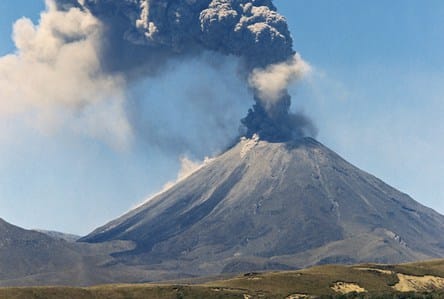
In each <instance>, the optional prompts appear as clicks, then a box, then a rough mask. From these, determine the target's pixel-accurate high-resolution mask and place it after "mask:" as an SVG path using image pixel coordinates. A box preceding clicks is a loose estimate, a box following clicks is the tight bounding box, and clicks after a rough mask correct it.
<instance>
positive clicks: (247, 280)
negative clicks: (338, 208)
mask: <svg viewBox="0 0 444 299" xmlns="http://www.w3.org/2000/svg"><path fill="white" fill-rule="evenodd" d="M443 277H444V260H437V261H429V262H421V263H410V264H400V265H374V264H367V265H355V266H338V265H327V266H319V267H313V268H309V269H304V270H300V271H289V272H269V273H246V274H243V275H239V276H236V277H232V278H229V279H223V280H216V281H211V282H207V283H200V284H191V283H188V284H185V283H181V284H140V285H104V286H96V287H91V288H70V287H37V288H3V289H0V298H5V299H6V298H7V299H9V298H14V299H29V298H45V299H46V298H47V299H52V298H54V299H64V298H66V299H68V298H69V299H71V298H86V299H88V298H91V299H100V298H110V299H113V298H116V299H123V298H125V299H129V298H134V299H136V298H150V299H179V298H196V299H197V298H199V299H201V298H241V299H249V298H250V299H253V298H287V299H300V298H444V278H443Z"/></svg>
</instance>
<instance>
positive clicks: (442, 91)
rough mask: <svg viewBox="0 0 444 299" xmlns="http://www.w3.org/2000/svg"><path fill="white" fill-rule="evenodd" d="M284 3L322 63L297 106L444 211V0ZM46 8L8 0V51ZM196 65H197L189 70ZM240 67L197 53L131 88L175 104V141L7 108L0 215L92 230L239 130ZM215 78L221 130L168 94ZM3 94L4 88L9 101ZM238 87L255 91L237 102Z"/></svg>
mask: <svg viewBox="0 0 444 299" xmlns="http://www.w3.org/2000/svg"><path fill="white" fill-rule="evenodd" d="M275 4H276V5H277V7H278V9H279V11H280V12H281V13H282V14H283V15H285V16H286V17H287V20H288V23H289V25H290V30H291V31H292V35H293V37H294V40H295V49H296V50H297V51H298V52H299V53H300V54H301V55H302V57H303V58H304V59H305V60H306V61H308V62H309V63H310V64H311V66H312V68H313V71H312V73H311V74H310V75H309V76H308V77H307V78H306V79H305V80H304V81H303V82H300V83H299V84H296V85H295V86H293V87H292V88H291V93H292V95H293V107H294V109H295V110H303V111H304V112H305V113H306V114H307V115H309V116H311V117H312V119H313V120H314V122H315V123H316V125H317V127H318V129H319V135H318V139H319V141H321V142H323V143H324V144H326V145H327V146H329V147H330V148H332V149H333V150H335V151H337V152H338V153H339V154H341V155H342V156H343V157H344V158H346V159H347V160H349V161H350V162H352V163H354V164H355V165H357V166H358V167H360V168H362V169H364V170H366V171H368V172H370V173H372V174H374V175H376V176H377V177H379V178H381V179H383V180H384V181H386V182H387V183H389V184H391V185H392V186H394V187H396V188H398V189H400V190H401V191H403V192H406V193H408V194H410V195H411V196H412V197H413V198H414V199H416V200H417V201H419V202H421V203H423V204H425V205H428V206H430V207H432V208H434V209H436V210H437V211H439V212H441V213H444V203H443V202H442V199H444V176H443V175H442V174H443V173H444V155H443V154H442V152H443V150H444V138H443V136H444V121H443V120H442V116H443V115H444V28H443V26H442V20H443V19H444V3H443V2H442V1H431V0H428V1H419V0H417V1H406V0H395V1H382V0H381V1H354V0H349V1H345V0H338V1H327V0H322V1H320V0H319V1H316V0H305V1H301V0H290V1H289V0H276V1H275ZM43 9H44V3H43V1H29V0H2V1H1V2H0V55H2V56H3V55H6V54H8V53H12V52H13V51H14V44H13V42H12V40H11V38H10V36H11V28H12V25H13V23H14V22H15V21H16V20H17V19H18V18H20V17H22V16H26V17H29V18H31V19H32V20H33V21H34V22H36V21H37V20H38V17H39V12H40V11H41V10H43ZM196 67H198V68H199V70H200V72H196V71H193V73H192V74H193V75H192V76H190V72H191V70H192V69H196ZM234 72H235V65H231V64H230V63H229V62H227V63H226V64H224V67H223V70H222V73H223V74H224V76H225V75H226V77H225V78H223V79H222V78H220V76H219V74H217V73H214V71H212V70H211V69H207V68H205V66H202V65H200V64H199V62H194V63H191V65H189V64H184V65H181V66H179V67H178V68H177V69H176V70H175V71H174V73H170V74H168V76H164V77H162V78H158V79H156V80H151V81H149V82H146V83H144V82H142V83H140V84H139V85H138V86H137V87H136V88H133V89H132V90H131V92H130V93H131V94H132V96H134V97H143V96H152V97H157V98H160V99H164V101H159V102H158V104H157V106H155V107H150V108H151V109H152V110H153V109H154V112H148V113H151V114H155V115H164V114H165V113H166V112H170V113H169V117H167V118H159V119H160V120H161V122H160V124H159V126H158V127H157V129H159V130H167V131H174V132H175V138H174V140H172V141H171V147H173V148H172V149H171V151H165V148H164V147H156V146H153V145H152V144H147V142H144V140H143V139H142V140H141V139H136V140H133V141H131V142H130V143H129V144H128V145H126V146H124V147H116V146H114V145H113V144H112V143H111V144H110V143H109V142H106V141H104V140H103V139H96V138H94V137H93V136H87V135H84V134H82V133H80V132H79V131H76V130H70V129H67V128H66V127H61V128H59V129H53V130H43V129H42V128H36V127H35V126H32V125H30V121H29V119H27V117H24V116H23V115H22V116H21V117H5V116H3V117H1V118H0V217H1V218H4V219H5V220H7V221H10V222H12V223H14V224H16V225H20V226H23V227H26V228H44V229H55V230H61V231H66V232H71V233H78V234H85V233H88V232H89V231H91V230H92V229H93V228H95V227H96V226H98V225H101V224H104V223H105V222H107V221H108V220H111V219H112V218H114V217H116V216H119V215H120V214H122V213H123V212H125V211H127V210H128V209H130V208H131V207H133V206H134V205H136V204H137V203H139V202H141V201H142V200H143V199H145V198H146V197H148V196H149V195H150V194H153V193H156V192H157V191H158V190H160V189H161V187H162V186H163V185H164V184H165V183H166V182H167V181H170V180H174V178H175V177H176V175H177V172H178V169H179V164H180V163H179V160H180V157H181V156H182V155H183V154H188V155H190V154H191V155H192V157H193V158H202V157H204V156H205V155H212V154H214V153H215V152H217V150H218V149H219V148H220V146H221V144H223V143H224V140H226V139H227V136H229V135H230V133H226V132H231V131H234V130H236V128H237V127H238V123H237V119H239V118H240V117H242V116H243V115H244V114H245V113H246V109H247V108H248V106H249V105H250V104H251V100H250V99H249V98H248V95H247V92H246V91H244V90H242V87H240V86H237V85H236V81H237V80H236V77H235V75H234V74H232V73H234ZM165 77H167V78H165ZM212 80H222V81H224V82H225V83H224V84H226V86H230V89H227V88H224V86H221V87H219V89H216V90H212V89H211V88H209V89H208V90H205V92H202V93H205V94H207V93H208V94H209V96H214V94H217V95H219V96H220V95H221V94H223V96H224V97H226V98H227V101H229V103H230V105H227V106H230V107H232V109H231V110H230V111H228V112H229V113H227V115H229V116H228V117H229V118H230V120H231V119H232V123H233V124H232V125H230V126H228V128H225V129H226V131H220V132H217V134H216V133H215V134H212V133H214V132H212V131H211V130H209V131H208V132H206V133H200V134H195V133H190V132H195V131H198V130H197V128H200V127H201V126H205V125H206V124H208V123H209V122H212V121H213V119H212V117H211V115H210V116H206V115H205V111H206V110H205V107H204V108H202V105H203V104H202V103H201V102H199V101H197V100H196V101H194V102H188V104H186V105H185V106H183V107H181V108H182V109H181V111H175V110H174V105H173V104H172V102H171V99H175V98H180V97H190V98H191V97H192V98H199V96H200V97H202V95H199V96H196V94H195V90H196V89H197V87H201V86H202V84H206V85H208V86H212V83H211V82H213V81H212ZM171 82H174V83H171ZM196 82H198V83H196ZM196 84H199V85H196ZM184 91H185V92H184ZM184 94H185V96H184ZM1 96H2V93H1V91H0V101H1V100H3V99H2V98H1ZM237 97H245V98H246V100H245V101H243V102H241V103H238V102H236V98H237ZM173 103H174V102H173ZM145 108H146V107H145ZM183 109H191V110H193V111H197V112H194V113H196V114H195V115H194V116H195V117H194V118H195V119H197V120H193V119H187V120H185V121H183V120H182V118H184V114H183V113H181V112H183V111H182V110H183ZM141 111H142V112H143V109H141ZM172 111H173V112H172ZM138 112H140V111H138ZM151 114H150V115H151ZM158 117H159V116H158ZM179 118H180V119H181V122H179V121H177V119H179ZM150 119H151V118H150ZM224 121H226V120H224ZM157 123H159V120H158V121H157ZM208 127H209V129H211V128H213V126H212V125H211V124H209V125H208ZM199 131H200V130H199ZM225 133H226V134H227V136H225V135H224V134H225ZM235 133H236V132H234V133H233V134H235ZM185 135H187V136H188V135H193V136H192V137H187V138H185V137H183V136H185ZM190 141H192V145H190V144H188V143H190Z"/></svg>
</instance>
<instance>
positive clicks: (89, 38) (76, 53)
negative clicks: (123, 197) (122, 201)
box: [0, 1, 131, 147]
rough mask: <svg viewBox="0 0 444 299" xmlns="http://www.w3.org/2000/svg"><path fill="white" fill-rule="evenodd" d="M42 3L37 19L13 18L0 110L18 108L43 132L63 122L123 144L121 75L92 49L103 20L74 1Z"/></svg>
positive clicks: (0, 61) (126, 130) (1, 69)
mask: <svg viewBox="0 0 444 299" xmlns="http://www.w3.org/2000/svg"><path fill="white" fill-rule="evenodd" d="M46 3H47V10H46V11H45V12H43V13H42V14H41V16H40V22H39V24H38V25H35V24H33V23H32V21H31V20H29V19H27V18H22V19H20V20H18V21H17V22H16V23H15V24H14V28H13V40H14V43H15V45H16V48H17V50H16V52H15V53H13V54H9V55H6V56H3V57H0V116H2V117H13V116H15V115H17V114H20V115H24V116H25V119H27V121H28V122H32V124H31V125H32V126H34V127H37V128H38V129H39V130H41V131H43V132H44V133H46V132H47V131H49V132H52V131H54V130H57V129H58V128H60V127H66V126H68V127H70V128H71V129H72V130H73V131H76V132H79V133H81V134H86V135H88V136H90V137H93V138H103V139H109V140H107V141H109V142H110V143H112V144H113V145H115V146H117V147H123V146H125V144H126V143H127V142H128V140H127V139H128V138H130V136H131V128H130V124H129V123H128V121H127V119H126V117H125V112H124V108H123V102H124V100H125V97H124V85H125V84H124V79H123V77H122V76H119V75H116V74H109V73H104V72H102V70H101V63H100V57H99V56H98V55H97V53H98V49H99V48H100V44H101V38H102V32H103V25H102V24H101V22H100V21H99V20H98V19H96V18H95V17H94V16H92V15H91V14H90V13H88V12H86V11H85V10H83V9H81V8H79V7H73V6H70V9H68V10H64V11H61V10H59V9H58V7H57V6H56V5H55V3H54V2H52V1H47V2H46Z"/></svg>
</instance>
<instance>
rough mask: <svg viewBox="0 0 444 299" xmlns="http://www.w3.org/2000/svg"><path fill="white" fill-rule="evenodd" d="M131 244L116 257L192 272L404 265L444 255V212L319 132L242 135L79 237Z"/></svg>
mask: <svg viewBox="0 0 444 299" xmlns="http://www.w3.org/2000/svg"><path fill="white" fill-rule="evenodd" d="M113 240H126V241H132V242H133V244H135V246H134V248H132V249H131V250H127V251H123V252H119V253H116V254H114V255H113V257H114V258H115V259H116V260H117V261H118V262H119V263H122V264H126V265H141V264H143V265H146V266H148V267H149V268H150V269H159V270H163V271H173V272H178V273H179V272H180V273H184V274H186V275H214V274H219V273H234V272H242V271H256V270H271V269H295V268H302V267H307V266H311V265H316V264H326V263H361V262H378V263H399V262H406V261H414V260H423V259H431V258H438V257H443V256H444V216H442V215H440V214H439V213H437V212H435V211H434V210H432V209H429V208H427V207H425V206H423V205H421V204H419V203H418V202H416V201H414V200H413V199H412V198H411V197H409V196H408V195H406V194H404V193H402V192H400V191H398V190H396V189H394V188H392V187H390V186H389V185H387V184H385V183H384V182H382V181H381V180H379V179H378V178H376V177H374V176H372V175H370V174H368V173H366V172H364V171H362V170H360V169H358V168H357V167H355V166H353V165H351V164H350V163H348V162H347V161H345V160H344V159H342V158H341V157H340V156H339V155H337V154H336V153H334V152H333V151H332V150H330V149H328V148H327V147H325V146H324V145H322V144H321V143H319V142H317V141H316V140H314V139H312V138H302V139H299V140H296V141H290V142H285V143H272V142H266V141H262V140H259V139H258V138H257V137H255V138H252V139H245V138H244V139H242V140H241V141H240V142H239V143H238V144H237V145H235V146H233V147H232V148H230V149H229V150H227V151H226V152H225V153H223V154H222V155H220V156H219V157H217V158H215V159H213V160H212V161H211V162H209V163H207V164H206V165H205V166H203V167H201V168H200V169H199V170H197V171H195V172H194V173H193V174H191V175H190V176H189V177H187V178H186V179H184V180H182V181H180V182H179V183H177V184H176V185H174V186H173V187H171V188H170V189H169V190H167V191H165V192H163V193H162V194H160V195H158V196H155V197H154V198H152V199H150V200H149V201H147V202H146V203H144V204H143V205H141V206H139V207H138V208H136V209H134V210H132V211H130V212H129V213H127V214H125V215H123V216H122V217H120V218H118V219H116V220H113V221H111V222H110V223H108V224H106V225H104V226H102V227H100V228H98V229H96V230H95V231H93V232H92V233H91V234H89V235H87V236H86V237H84V238H82V239H81V240H80V241H81V242H89V243H102V242H107V241H113Z"/></svg>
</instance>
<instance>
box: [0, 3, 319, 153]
mask: <svg viewBox="0 0 444 299" xmlns="http://www.w3.org/2000/svg"><path fill="white" fill-rule="evenodd" d="M46 3H47V11H46V12H44V13H42V15H41V19H40V23H39V24H38V25H34V24H33V23H32V22H31V21H30V20H28V19H22V20H19V21H17V23H16V24H15V27H14V40H15V43H16V47H17V52H16V53H14V54H11V55H7V56H4V57H1V58H0V79H1V80H0V82H1V83H0V90H1V98H2V103H0V113H1V112H5V111H6V113H10V112H11V111H28V110H32V111H33V112H35V111H37V112H35V115H36V119H37V123H39V124H40V123H44V125H43V126H55V127H57V126H63V125H64V124H63V123H66V122H67V121H66V119H68V120H69V119H72V120H73V121H69V125H70V126H74V130H78V131H81V132H84V133H86V134H88V135H91V136H93V137H99V138H105V139H106V138H110V139H115V140H117V144H118V145H119V146H122V145H124V144H126V143H127V142H128V140H130V139H131V137H132V135H133V134H134V132H133V130H134V129H135V125H136V123H140V122H138V121H134V120H132V119H131V117H132V116H134V115H136V114H137V113H133V112H131V107H130V108H128V105H132V104H131V103H132V101H128V99H127V91H128V89H131V86H136V85H137V84H138V82H139V83H140V82H145V81H146V80H147V78H148V79H149V78H159V77H161V75H162V74H164V73H166V72H168V70H171V69H172V68H173V67H172V64H175V63H180V62H184V61H189V60H192V59H193V58H195V57H201V56H202V55H205V53H208V52H210V53H216V54H217V55H225V56H227V57H236V60H238V61H239V67H238V72H237V74H233V75H237V76H239V77H240V78H241V80H242V81H243V82H245V86H246V88H248V89H249V90H250V91H251V93H252V94H253V99H254V101H255V102H254V105H253V107H252V108H251V109H250V110H249V111H248V114H247V116H246V117H244V118H243V119H242V120H241V124H242V126H243V130H242V134H243V135H245V136H247V137H251V136H253V134H258V135H259V136H260V137H261V138H262V139H264V140H269V141H286V140H289V139H292V138H298V137H301V136H305V135H314V134H315V131H316V130H315V129H314V126H313V124H312V123H311V121H310V120H309V119H308V118H306V117H305V116H303V115H301V114H293V113H292V112H291V111H290V106H291V97H290V95H289V94H288V91H287V86H288V85H289V84H291V82H293V81H295V80H297V79H298V78H299V77H301V76H302V75H303V74H304V73H305V72H307V71H308V70H309V66H308V65H307V64H306V63H305V62H304V61H303V60H302V58H300V56H299V55H298V54H296V53H295V51H294V50H293V41H292V38H291V35H290V32H289V30H288V26H287V23H286V20H285V18H284V17H283V16H282V15H280V14H279V13H278V12H277V11H276V7H275V6H274V5H273V4H272V1H271V0H47V1H46ZM217 55H214V57H217ZM216 59H217V58H216ZM165 77H166V76H165ZM218 83H219V82H214V84H215V85H217V84H218ZM142 97H143V96H142ZM142 100H143V101H146V102H155V99H145V98H143V99H141V100H140V101H142ZM242 100H243V99H242ZM208 101H211V99H208ZM133 102H134V101H133ZM149 105H150V104H148V106H149ZM207 106H208V105H207ZM213 106H214V107H220V105H219V104H217V105H213ZM208 107H211V105H209V106H208ZM133 110H134V109H133ZM210 110H211V109H210ZM217 110H218V111H208V113H209V114H213V116H214V119H216V120H219V119H220V120H222V121H225V120H226V119H228V118H222V117H218V116H217V115H218V114H221V113H224V111H219V110H220V109H217ZM61 111H63V113H61ZM148 117H149V116H148ZM78 120H80V122H78ZM54 123H55V125H54ZM145 123H150V121H149V120H148V121H147V122H145ZM47 124H49V125H47ZM156 125H158V124H155V125H154V126H153V128H155V127H156ZM221 126H223V124H222V125H221ZM200 127H202V128H203V129H202V131H204V130H206V129H207V128H206V126H205V124H203V125H202V126H200ZM199 129H200V128H199ZM199 129H198V130H199ZM148 131H151V132H153V130H148ZM161 135H162V134H161ZM166 135H168V134H166ZM202 135H205V134H202ZM151 138H152V139H153V140H155V142H156V143H158V144H159V145H160V146H162V144H170V143H178V142H179V143H180V142H181V141H180V138H179V137H177V138H175V137H174V136H151ZM181 143H183V145H182V147H184V148H187V147H189V145H187V144H188V143H189V142H187V140H183V142H181Z"/></svg>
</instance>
